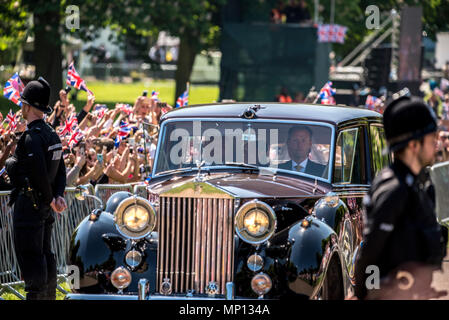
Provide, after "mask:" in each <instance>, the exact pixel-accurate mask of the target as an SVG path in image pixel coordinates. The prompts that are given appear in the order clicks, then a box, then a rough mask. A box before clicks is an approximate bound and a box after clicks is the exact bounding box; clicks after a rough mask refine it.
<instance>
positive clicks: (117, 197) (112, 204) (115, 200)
mask: <svg viewBox="0 0 449 320" xmlns="http://www.w3.org/2000/svg"><path fill="white" fill-rule="evenodd" d="M132 195H133V194H132V193H131V192H128V191H118V192H116V193H114V194H113V195H112V196H110V197H109V199H108V201H107V202H106V209H105V210H104V211H107V212H109V213H112V214H114V212H115V210H116V209H117V207H118V205H119V204H120V202H122V201H123V200H125V199H126V198H129V197H131V196H132Z"/></svg>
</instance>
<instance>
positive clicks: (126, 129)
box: [117, 120, 131, 137]
mask: <svg viewBox="0 0 449 320" xmlns="http://www.w3.org/2000/svg"><path fill="white" fill-rule="evenodd" d="M130 132H131V127H130V126H129V123H126V122H125V121H123V120H122V121H120V128H119V129H118V133H117V135H118V136H120V137H126V136H128V135H129V133H130Z"/></svg>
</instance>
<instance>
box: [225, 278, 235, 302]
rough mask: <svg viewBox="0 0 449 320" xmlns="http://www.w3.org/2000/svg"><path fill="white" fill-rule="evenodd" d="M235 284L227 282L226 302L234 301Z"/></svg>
mask: <svg viewBox="0 0 449 320" xmlns="http://www.w3.org/2000/svg"><path fill="white" fill-rule="evenodd" d="M234 298H235V297H234V283H233V282H226V300H234Z"/></svg>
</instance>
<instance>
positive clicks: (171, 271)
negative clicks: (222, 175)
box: [157, 196, 234, 294]
mask: <svg viewBox="0 0 449 320" xmlns="http://www.w3.org/2000/svg"><path fill="white" fill-rule="evenodd" d="M168 202H169V203H170V204H167V203H168ZM181 206H182V207H181ZM186 208H187V210H186ZM224 210H226V212H223V211H224ZM159 214H160V216H159V219H160V221H161V226H163V229H164V230H161V233H160V237H161V238H162V239H161V241H160V244H161V245H160V247H159V248H158V250H160V252H159V260H158V263H159V265H158V279H157V283H158V288H160V287H161V281H162V279H164V278H167V279H170V281H171V283H172V284H173V293H175V294H178V293H185V292H187V291H188V290H195V292H196V293H198V294H204V293H206V290H205V288H206V285H207V284H208V283H209V282H211V281H212V282H216V283H217V285H218V288H219V294H224V293H225V283H226V282H228V281H232V280H233V279H232V278H233V272H232V268H233V260H234V255H233V250H234V249H233V248H234V228H233V224H234V219H233V216H234V199H232V198H231V199H226V198H221V199H216V198H203V197H198V198H188V197H179V198H177V197H172V196H161V210H160V213H159ZM186 232H187V234H186ZM161 251H165V252H161ZM169 255H170V258H168V256H169Z"/></svg>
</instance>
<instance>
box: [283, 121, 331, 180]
mask: <svg viewBox="0 0 449 320" xmlns="http://www.w3.org/2000/svg"><path fill="white" fill-rule="evenodd" d="M311 148H312V130H311V129H310V128H309V127H307V126H293V127H291V128H290V129H289V130H288V139H287V149H288V154H289V156H290V159H291V160H289V161H287V162H285V163H283V164H280V165H279V168H280V169H285V170H290V171H297V172H303V173H307V174H310V175H313V176H318V177H321V176H322V175H323V173H324V170H325V166H324V165H322V164H319V163H317V162H314V161H312V160H310V159H309V154H310V151H311Z"/></svg>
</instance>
